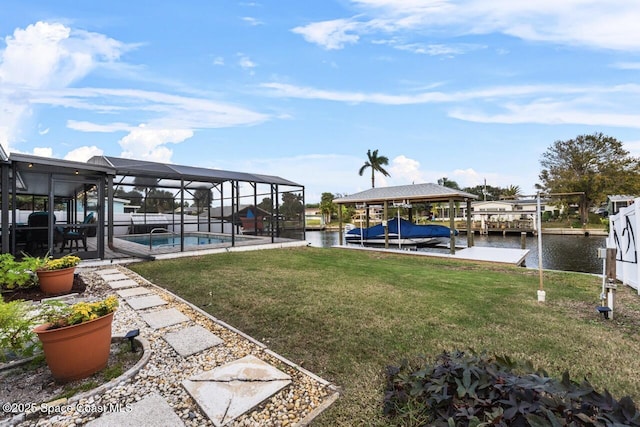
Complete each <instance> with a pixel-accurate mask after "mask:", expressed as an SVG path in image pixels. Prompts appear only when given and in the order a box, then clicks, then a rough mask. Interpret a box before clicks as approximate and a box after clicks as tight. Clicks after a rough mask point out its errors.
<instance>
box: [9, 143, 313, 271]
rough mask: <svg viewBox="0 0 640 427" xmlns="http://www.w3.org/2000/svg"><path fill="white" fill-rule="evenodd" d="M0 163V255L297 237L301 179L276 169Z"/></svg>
mask: <svg viewBox="0 0 640 427" xmlns="http://www.w3.org/2000/svg"><path fill="white" fill-rule="evenodd" d="M2 154H4V153H2ZM0 166H1V167H2V174H1V176H0V185H1V187H2V196H1V204H2V217H1V218H0V219H1V237H2V252H3V253H6V252H9V253H13V254H16V255H20V254H21V253H23V252H24V253H29V254H32V255H42V254H45V253H49V254H52V255H54V256H58V255H59V254H62V253H69V252H73V253H76V254H78V255H79V256H80V257H82V258H85V259H88V258H99V259H105V258H107V259H108V258H119V257H129V256H136V257H146V258H149V257H153V256H154V255H157V254H160V253H170V252H186V251H191V250H202V249H207V248H218V247H233V246H243V245H257V244H266V243H279V242H287V241H300V240H304V239H305V234H304V186H302V185H300V184H297V183H295V182H292V181H289V180H287V179H284V178H280V177H277V176H270V175H261V174H252V173H244V172H233V171H225V170H218V169H207V168H200V167H193V166H183V165H174V164H165V163H156V162H148V161H143V160H134V159H125V158H118V157H109V156H96V157H93V158H91V159H90V160H89V161H88V162H87V163H80V162H72V161H66V160H59V159H51V158H43V157H37V156H31V155H24V154H14V153H12V154H11V155H10V156H6V155H3V156H2V157H1V158H0ZM154 242H155V244H154ZM158 242H167V243H166V244H160V243H158Z"/></svg>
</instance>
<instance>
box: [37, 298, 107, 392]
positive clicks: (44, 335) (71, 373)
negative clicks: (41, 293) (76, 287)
mask: <svg viewBox="0 0 640 427" xmlns="http://www.w3.org/2000/svg"><path fill="white" fill-rule="evenodd" d="M117 307H118V298H117V297H116V296H115V295H111V296H109V297H107V298H105V299H103V300H100V301H95V302H79V303H76V304H73V305H67V304H64V303H62V302H60V301H53V302H46V303H43V304H42V316H43V318H44V319H45V323H44V324H42V325H39V326H36V328H35V329H34V330H33V331H34V332H35V333H36V334H37V335H38V338H39V339H40V342H42V350H43V351H44V356H45V359H46V361H47V365H48V366H49V369H50V370H51V374H52V375H53V377H54V378H55V379H56V381H58V382H68V381H73V380H78V379H82V378H86V377H88V376H89V375H91V374H94V373H96V372H98V371H100V370H101V369H103V368H104V367H105V366H106V365H107V361H108V360H109V352H110V349H111V323H112V322H113V315H114V312H115V310H116V308H117Z"/></svg>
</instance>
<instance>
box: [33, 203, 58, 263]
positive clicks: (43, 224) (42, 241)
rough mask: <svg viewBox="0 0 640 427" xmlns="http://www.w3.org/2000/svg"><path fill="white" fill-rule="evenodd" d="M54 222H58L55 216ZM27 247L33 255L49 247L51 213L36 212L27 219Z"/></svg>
mask: <svg viewBox="0 0 640 427" xmlns="http://www.w3.org/2000/svg"><path fill="white" fill-rule="evenodd" d="M53 222H54V223H55V222H56V217H55V215H54V216H53ZM32 228H33V229H32ZM27 229H28V231H27V247H26V250H27V252H28V253H30V254H33V252H34V251H35V250H36V249H40V250H44V249H45V248H48V246H49V212H45V211H36V212H32V213H31V214H29V217H28V218H27Z"/></svg>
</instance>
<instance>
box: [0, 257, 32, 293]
mask: <svg viewBox="0 0 640 427" xmlns="http://www.w3.org/2000/svg"><path fill="white" fill-rule="evenodd" d="M41 265H42V261H41V260H40V259H38V258H32V257H28V256H25V257H24V258H23V259H22V261H16V259H15V258H14V257H13V255H11V254H0V288H2V289H9V290H11V289H16V288H30V287H33V286H36V285H37V284H38V281H37V279H36V274H35V271H36V270H37V269H38V268H39V267H40V266H41Z"/></svg>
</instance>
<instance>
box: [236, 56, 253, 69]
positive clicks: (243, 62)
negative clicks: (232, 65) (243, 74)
mask: <svg viewBox="0 0 640 427" xmlns="http://www.w3.org/2000/svg"><path fill="white" fill-rule="evenodd" d="M238 58H239V59H238V65H240V67H241V68H244V69H245V70H250V69H252V68H255V67H257V65H256V63H255V62H253V61H252V60H251V59H250V58H249V57H248V56H247V55H244V54H242V53H239V54H238Z"/></svg>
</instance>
